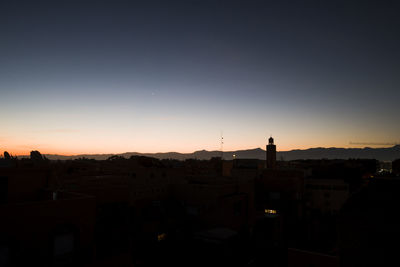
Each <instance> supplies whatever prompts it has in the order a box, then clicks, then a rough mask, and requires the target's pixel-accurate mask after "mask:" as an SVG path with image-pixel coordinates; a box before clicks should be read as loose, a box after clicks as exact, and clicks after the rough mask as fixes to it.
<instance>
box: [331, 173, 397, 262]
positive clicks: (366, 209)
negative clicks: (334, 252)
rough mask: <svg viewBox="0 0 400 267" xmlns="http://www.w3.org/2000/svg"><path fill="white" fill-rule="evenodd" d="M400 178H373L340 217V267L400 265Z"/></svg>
mask: <svg viewBox="0 0 400 267" xmlns="http://www.w3.org/2000/svg"><path fill="white" fill-rule="evenodd" d="M399 191H400V179H399V178H397V177H387V178H383V177H381V178H373V179H371V180H370V182H369V184H368V186H367V187H364V188H363V189H362V190H360V191H359V192H357V193H355V194H353V195H352V196H351V197H350V198H349V200H348V201H347V203H346V204H345V205H344V206H343V208H342V210H341V212H340V216H339V227H338V230H339V231H338V234H339V238H338V240H339V250H340V254H341V266H343V267H347V266H399V265H400V259H399V249H400V244H399V240H400V228H399V225H400V217H399V216H398V213H397V210H398V203H400V195H399Z"/></svg>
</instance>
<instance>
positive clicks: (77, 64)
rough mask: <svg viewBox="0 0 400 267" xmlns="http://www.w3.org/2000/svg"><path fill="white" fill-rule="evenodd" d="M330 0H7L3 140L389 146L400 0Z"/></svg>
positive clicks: (57, 145) (76, 149)
mask: <svg viewBox="0 0 400 267" xmlns="http://www.w3.org/2000/svg"><path fill="white" fill-rule="evenodd" d="M293 2H294V1H293ZM327 2H328V1H296V2H294V3H296V4H293V3H290V2H287V1H204V0H203V1H191V0H187V1H166V0H164V1H151V0H150V1H25V2H23V1H2V2H1V4H0V107H1V109H0V110H1V112H0V149H2V150H3V151H4V150H7V151H9V152H11V153H13V154H28V153H29V152H30V151H31V150H39V151H40V152H42V153H58V154H67V155H71V154H81V153H122V152H131V151H137V152H167V151H178V152H193V151H195V150H201V149H207V150H219V149H220V137H221V132H222V133H223V136H224V150H237V149H248V148H256V147H262V148H265V145H266V142H267V138H268V137H269V136H270V134H272V135H273V137H274V138H275V141H276V143H277V149H278V150H280V151H282V150H290V149H298V148H300V149H301V148H309V147H331V146H336V147H349V146H353V147H354V146H355V145H350V144H349V142H350V141H353V142H398V141H399V136H400V135H399V133H400V123H399V115H400V106H399V99H400V88H399V85H400V52H399V50H400V32H399V31H400V30H399V29H400V19H399V17H400V16H399V14H400V12H399V11H400V8H399V4H398V1H376V2H371V1H329V2H330V3H327ZM396 2H397V3H396Z"/></svg>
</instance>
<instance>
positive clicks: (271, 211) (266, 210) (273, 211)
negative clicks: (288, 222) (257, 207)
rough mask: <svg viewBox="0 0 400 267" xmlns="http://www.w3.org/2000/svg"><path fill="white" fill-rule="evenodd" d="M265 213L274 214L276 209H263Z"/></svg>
mask: <svg viewBox="0 0 400 267" xmlns="http://www.w3.org/2000/svg"><path fill="white" fill-rule="evenodd" d="M264 213H265V214H276V210H271V209H265V210H264Z"/></svg>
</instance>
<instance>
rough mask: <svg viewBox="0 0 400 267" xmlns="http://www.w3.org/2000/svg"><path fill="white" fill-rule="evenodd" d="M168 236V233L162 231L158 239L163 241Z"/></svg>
mask: <svg viewBox="0 0 400 267" xmlns="http://www.w3.org/2000/svg"><path fill="white" fill-rule="evenodd" d="M166 238H167V234H166V233H162V234H159V235H157V240H158V241H163V240H165V239H166Z"/></svg>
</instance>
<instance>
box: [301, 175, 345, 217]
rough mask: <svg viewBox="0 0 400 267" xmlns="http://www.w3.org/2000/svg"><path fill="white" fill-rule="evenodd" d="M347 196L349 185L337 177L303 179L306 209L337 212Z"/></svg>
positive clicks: (330, 212) (328, 212)
mask: <svg viewBox="0 0 400 267" xmlns="http://www.w3.org/2000/svg"><path fill="white" fill-rule="evenodd" d="M348 197H349V185H348V184H347V183H345V182H344V181H343V180H339V179H305V195H304V200H305V203H306V209H307V210H308V211H318V212H320V213H324V214H337V213H338V212H339V210H340V209H341V208H342V206H343V204H344V203H345V202H346V201H347V199H348Z"/></svg>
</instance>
